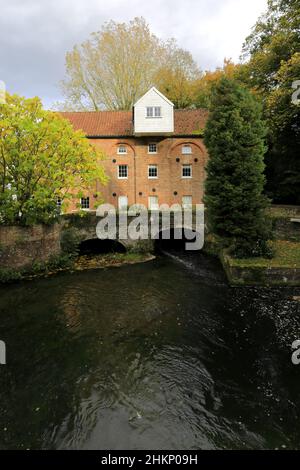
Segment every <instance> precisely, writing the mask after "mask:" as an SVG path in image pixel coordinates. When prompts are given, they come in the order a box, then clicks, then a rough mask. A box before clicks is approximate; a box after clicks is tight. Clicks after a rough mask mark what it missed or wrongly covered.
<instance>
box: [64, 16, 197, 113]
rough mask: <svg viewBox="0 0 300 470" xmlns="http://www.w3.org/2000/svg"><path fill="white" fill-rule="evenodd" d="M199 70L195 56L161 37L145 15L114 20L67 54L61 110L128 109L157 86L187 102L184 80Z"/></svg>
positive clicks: (174, 42)
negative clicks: (125, 21)
mask: <svg viewBox="0 0 300 470" xmlns="http://www.w3.org/2000/svg"><path fill="white" fill-rule="evenodd" d="M198 73H199V71H198V67H197V65H196V63H195V62H194V60H193V58H192V56H191V55H190V54H189V53H188V52H187V51H184V50H182V49H180V48H179V47H178V46H177V44H176V41H174V40H172V39H171V40H169V41H166V42H163V41H162V40H160V39H159V38H157V37H156V36H155V35H154V34H152V33H151V31H150V28H149V26H148V24H147V23H146V21H145V20H144V19H143V18H135V19H134V20H132V21H130V22H129V23H128V24H126V23H117V22H115V21H109V22H108V23H105V24H104V26H103V27H102V28H101V30H100V31H98V32H96V33H93V34H91V36H90V38H89V39H88V40H87V41H85V42H83V43H82V44H81V45H79V46H77V45H76V46H75V47H74V48H73V50H72V51H71V52H68V53H67V55H66V78H65V80H63V81H62V82H61V88H62V92H63V95H64V97H65V102H64V103H62V104H61V105H60V109H62V108H63V109H67V110H70V109H74V110H99V109H103V108H105V109H111V110H119V109H121V110H128V109H130V108H131V107H132V105H133V104H134V102H135V101H136V100H137V99H138V98H139V97H140V96H142V95H143V94H144V93H145V92H146V91H147V90H148V89H149V88H150V87H151V86H153V85H156V86H158V87H161V88H162V92H165V93H166V94H167V96H168V97H169V98H170V99H172V98H173V99H174V100H175V101H176V103H177V104H179V105H184V104H185V103H186V102H188V103H189V102H190V100H189V97H188V98H186V91H185V88H184V85H185V83H188V82H189V81H190V80H191V79H192V78H194V77H196V76H197V74H198Z"/></svg>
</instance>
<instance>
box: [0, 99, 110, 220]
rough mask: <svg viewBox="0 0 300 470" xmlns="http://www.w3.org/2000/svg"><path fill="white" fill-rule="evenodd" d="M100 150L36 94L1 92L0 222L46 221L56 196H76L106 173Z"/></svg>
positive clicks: (66, 198) (54, 210) (53, 211)
mask: <svg viewBox="0 0 300 470" xmlns="http://www.w3.org/2000/svg"><path fill="white" fill-rule="evenodd" d="M101 156H102V155H101V153H99V152H97V151H96V149H95V148H94V147H93V146H91V145H90V144H89V142H88V140H87V139H86V138H85V136H84V135H83V134H82V133H81V132H80V131H76V132H75V131H74V130H73V128H72V126H71V124H70V123H69V122H68V121H67V120H65V119H63V118H62V117H61V116H59V115H58V114H56V113H52V112H49V111H45V110H43V108H42V104H41V102H40V100H39V99H38V98H32V99H25V98H22V97H19V96H17V95H13V96H10V95H7V96H6V104H0V223H2V224H13V223H21V224H25V225H32V224H34V223H40V222H44V223H48V222H51V221H53V220H54V219H55V217H56V216H57V215H58V214H57V208H56V198H57V197H60V198H62V199H63V200H64V202H65V204H67V201H69V200H71V199H73V198H76V199H78V197H80V195H82V193H83V192H84V191H86V190H87V189H88V188H89V187H90V185H92V184H94V182H95V179H98V180H99V181H100V182H102V183H104V182H105V180H106V178H105V175H104V172H103V169H102V167H101V165H100V164H99V160H100V159H101Z"/></svg>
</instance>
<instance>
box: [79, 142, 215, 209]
mask: <svg viewBox="0 0 300 470" xmlns="http://www.w3.org/2000/svg"><path fill="white" fill-rule="evenodd" d="M90 141H91V142H92V143H93V144H94V145H95V146H96V147H98V148H99V149H101V150H102V151H103V152H104V153H105V159H104V160H103V161H102V162H101V164H102V165H103V167H104V169H105V172H106V174H107V176H108V177H109V182H108V183H107V185H106V186H100V185H99V183H98V184H97V183H95V186H94V188H91V191H90V194H89V197H90V209H94V204H95V201H96V199H95V198H94V194H95V192H96V191H99V192H100V193H101V195H102V199H103V200H104V201H105V202H107V203H110V204H113V205H114V206H115V207H117V206H118V196H127V197H128V204H129V205H131V204H134V203H137V204H144V205H146V206H148V197H149V196H158V202H159V204H163V203H165V204H169V205H171V204H174V203H179V204H181V203H182V196H192V198H193V204H199V203H201V202H202V198H203V184H204V178H205V170H204V168H205V165H206V161H207V151H206V149H205V147H204V144H203V140H202V139H201V138H199V137H192V138H177V137H169V138H151V137H147V138H145V137H143V138H133V137H132V138H125V139H121V138H120V139H116V138H110V139H91V140H90ZM151 142H156V143H157V154H149V153H148V144H149V143H151ZM119 144H125V145H126V147H127V154H125V155H118V153H117V150H118V145H119ZM183 144H190V145H191V147H192V154H191V155H183V154H182V145H183ZM177 158H179V159H180V161H179V162H177V161H176V159H177ZM113 160H116V162H113ZM195 160H196V161H195ZM185 163H188V164H191V165H192V178H191V179H183V178H182V177H181V175H182V164H185ZM120 164H126V165H128V179H126V180H122V179H118V173H117V171H118V165H120ZM150 164H155V165H158V178H157V179H148V165H150ZM153 189H155V192H154V191H153ZM174 192H177V195H174ZM113 193H115V194H116V196H113ZM140 193H142V194H141V195H140ZM70 209H71V210H72V209H73V210H74V209H75V206H73V207H71V208H70Z"/></svg>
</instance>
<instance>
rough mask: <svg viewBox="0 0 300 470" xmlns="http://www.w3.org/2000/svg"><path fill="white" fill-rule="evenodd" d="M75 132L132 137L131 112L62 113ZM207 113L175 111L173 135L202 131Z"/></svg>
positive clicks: (100, 135) (88, 134)
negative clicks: (79, 130)
mask: <svg viewBox="0 0 300 470" xmlns="http://www.w3.org/2000/svg"><path fill="white" fill-rule="evenodd" d="M60 114H61V115H62V116H63V117H64V118H66V119H68V120H69V121H70V122H71V124H73V127H74V129H75V130H78V129H81V130H82V131H83V132H84V133H85V134H86V136H87V137H110V136H111V137H112V136H132V135H133V125H132V112H131V111H82V112H62V113H60ZM207 117H208V111H207V110H206V109H175V110H174V134H173V135H176V136H180V135H193V134H197V131H200V130H202V129H204V127H205V124H206V120H207Z"/></svg>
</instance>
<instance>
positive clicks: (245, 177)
mask: <svg viewBox="0 0 300 470" xmlns="http://www.w3.org/2000/svg"><path fill="white" fill-rule="evenodd" d="M261 115H262V113H261V106H260V103H259V102H258V101H257V99H256V98H255V97H254V96H253V95H252V94H251V93H250V92H249V91H248V90H247V89H246V88H244V87H241V86H240V85H239V84H238V83H237V82H235V81H233V80H229V79H227V78H222V79H221V80H219V81H218V82H217V83H216V84H215V85H214V87H213V89H212V98H211V112H210V115H209V118H208V121H207V125H206V129H205V137H204V140H205V144H206V146H207V149H208V151H209V155H210V158H209V161H208V165H207V179H206V184H205V199H204V201H205V204H206V208H207V216H208V222H209V226H210V229H211V230H212V232H213V233H215V234H216V235H218V236H221V237H223V238H224V239H225V240H227V241H228V243H229V245H231V246H232V247H233V253H234V254H235V255H236V256H238V257H252V256H261V255H263V256H266V255H270V250H269V248H268V238H269V230H268V224H267V220H266V214H265V209H266V207H267V199H266V197H265V196H264V195H263V189H264V183H265V177H264V153H265V150H266V148H265V144H264V139H265V135H266V128H265V124H264V122H263V121H262V117H261Z"/></svg>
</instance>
